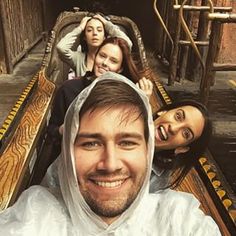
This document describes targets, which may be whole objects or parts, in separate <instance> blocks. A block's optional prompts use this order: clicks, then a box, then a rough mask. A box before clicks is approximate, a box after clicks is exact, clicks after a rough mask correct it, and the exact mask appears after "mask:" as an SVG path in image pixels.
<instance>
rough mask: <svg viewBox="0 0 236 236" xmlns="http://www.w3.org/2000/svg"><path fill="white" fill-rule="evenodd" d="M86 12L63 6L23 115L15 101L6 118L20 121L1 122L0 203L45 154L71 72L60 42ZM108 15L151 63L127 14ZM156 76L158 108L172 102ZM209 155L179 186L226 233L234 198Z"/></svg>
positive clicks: (233, 216)
mask: <svg viewBox="0 0 236 236" xmlns="http://www.w3.org/2000/svg"><path fill="white" fill-rule="evenodd" d="M88 14H89V13H88V12H80V11H75V12H63V13H62V14H61V15H60V16H59V17H58V19H57V21H56V24H55V26H54V28H53V30H52V31H51V36H50V38H49V40H48V43H47V46H46V50H45V55H44V59H43V62H42V66H41V69H40V71H39V72H38V73H37V74H36V75H35V76H34V77H33V78H32V81H31V82H30V84H29V85H32V86H28V90H27V91H28V93H27V94H29V96H28V97H27V99H28V100H27V101H28V102H27V103H26V104H24V103H23V102H22V103H20V105H24V109H21V110H23V111H24V113H23V115H22V116H21V117H20V118H19V117H17V112H18V110H20V109H18V110H17V109H16V108H15V107H13V110H12V111H14V112H13V113H11V112H12V111H11V112H10V113H9V114H11V118H9V117H8V118H7V119H8V120H9V119H11V121H13V120H14V119H15V121H14V122H12V123H15V124H16V128H15V129H11V127H10V126H11V125H10V123H11V122H9V121H8V122H7V120H6V122H4V125H3V127H2V128H1V133H0V134H1V136H0V138H1V141H2V142H3V143H4V145H2V147H1V152H0V154H1V156H0V176H1V178H0V209H5V208H7V207H8V206H10V205H11V204H13V203H14V202H15V200H16V199H17V197H18V196H19V194H20V193H21V192H22V191H23V190H24V189H25V188H26V187H28V186H29V185H30V183H31V180H32V178H33V177H34V170H35V169H37V163H38V161H39V160H40V159H41V158H43V156H41V155H40V150H42V146H43V144H44V134H45V130H46V129H45V128H46V125H47V120H48V117H49V113H50V106H51V102H52V99H53V96H54V94H55V91H56V85H60V84H61V83H62V82H63V81H64V80H65V79H66V78H67V75H68V72H69V67H68V65H67V64H65V63H64V62H62V61H61V60H60V59H59V56H58V54H57V50H56V45H57V43H58V41H59V40H60V39H61V38H62V37H63V36H64V35H65V34H66V33H68V32H69V31H71V30H72V29H73V28H74V27H75V26H76V25H78V24H79V22H80V21H81V19H82V18H83V17H84V16H86V15H88ZM109 17H110V20H111V21H112V22H113V23H115V24H117V25H119V26H120V27H121V28H122V29H124V30H125V32H126V33H127V34H128V35H129V37H130V39H131V40H132V42H133V49H132V53H133V55H134V57H135V58H136V59H137V60H139V61H140V64H141V67H142V69H145V68H147V67H148V60H147V58H146V53H145V48H144V45H143V42H142V38H141V35H140V32H139V30H138V28H137V26H136V24H135V23H134V22H133V21H132V20H130V19H129V18H126V17H117V16H109ZM74 46H75V48H76V47H77V45H74ZM152 79H153V83H154V85H155V92H154V93H153V97H152V98H151V104H152V107H153V111H154V113H155V112H156V111H157V110H158V109H159V107H160V106H161V105H162V104H163V103H170V102H171V99H170V97H169V95H168V93H167V92H166V90H165V89H164V87H163V86H162V85H161V83H160V82H159V81H158V78H157V77H155V76H153V78H152ZM30 91H31V92H30ZM9 130H10V131H11V135H9ZM206 156H207V157H205V156H204V157H201V158H200V159H199V160H200V161H199V166H198V167H196V168H193V169H192V170H191V171H190V173H189V174H188V175H187V177H186V178H185V180H184V181H183V182H182V183H181V185H180V186H179V187H178V190H180V191H186V192H191V193H193V194H194V195H195V196H196V197H197V198H198V199H199V200H200V202H201V204H202V209H203V210H204V212H205V213H206V214H209V215H211V216H212V217H213V218H214V219H215V221H216V222H217V224H218V225H219V227H220V229H221V231H222V234H223V235H231V234H232V232H233V230H235V222H236V210H235V201H234V200H233V199H232V197H231V194H230V192H229V191H228V190H225V188H224V187H223V186H224V184H223V182H222V181H221V180H219V178H218V175H217V173H216V171H215V166H214V163H212V161H211V160H210V159H209V158H208V156H209V155H206ZM200 176H201V177H200ZM202 176H203V177H202ZM206 183H207V184H206ZM211 193H213V194H211ZM214 196H215V197H214ZM216 201H218V203H216ZM189 210H191V209H189Z"/></svg>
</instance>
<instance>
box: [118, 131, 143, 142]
mask: <svg viewBox="0 0 236 236" xmlns="http://www.w3.org/2000/svg"><path fill="white" fill-rule="evenodd" d="M118 136H119V137H120V138H136V139H139V140H142V139H143V135H142V134H140V133H137V132H122V133H119V135H118Z"/></svg>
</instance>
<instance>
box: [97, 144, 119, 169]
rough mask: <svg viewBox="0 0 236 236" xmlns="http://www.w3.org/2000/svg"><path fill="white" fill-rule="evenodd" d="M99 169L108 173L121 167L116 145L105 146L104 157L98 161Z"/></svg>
mask: <svg viewBox="0 0 236 236" xmlns="http://www.w3.org/2000/svg"><path fill="white" fill-rule="evenodd" d="M98 169H100V170H104V171H106V172H108V173H113V172H115V171H117V170H119V169H121V161H120V159H119V157H118V153H117V151H116V148H115V146H114V145H107V146H106V147H105V148H104V151H103V155H102V159H101V161H100V162H99V163H98Z"/></svg>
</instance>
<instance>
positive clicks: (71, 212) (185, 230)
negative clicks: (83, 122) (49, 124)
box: [0, 72, 220, 236]
mask: <svg viewBox="0 0 236 236" xmlns="http://www.w3.org/2000/svg"><path fill="white" fill-rule="evenodd" d="M102 79H113V80H116V79H119V80H123V81H124V82H125V83H127V84H129V85H130V86H131V87H133V88H134V89H135V90H136V91H137V92H138V93H139V95H140V97H141V98H142V100H143V101H144V103H145V105H146V107H147V110H148V115H149V118H148V122H149V132H150V137H149V143H148V150H149V151H148V156H147V162H148V169H147V174H146V177H145V181H144V183H143V186H142V188H141V190H140V192H139V194H138V196H137V198H136V200H135V201H134V202H133V203H132V204H131V206H130V207H129V209H127V210H126V211H125V212H124V213H123V214H122V215H121V216H120V217H119V218H118V219H117V220H116V221H114V222H113V223H112V224H111V225H107V224H106V223H105V222H104V221H102V220H101V218H100V217H99V216H97V215H96V214H95V213H94V212H93V211H92V210H91V209H90V208H89V206H88V205H87V203H86V202H85V201H84V199H83V197H82V195H81V194H80V191H79V186H78V182H77V177H76V171H75V160H74V154H73V153H74V152H73V148H74V140H75V137H76V134H77V131H78V128H79V110H80V108H81V106H82V104H83V102H84V101H85V99H86V98H87V96H88V95H89V93H90V91H91V90H92V89H93V87H94V85H95V84H96V83H97V81H99V80H102ZM153 151H154V126H153V121H152V112H151V108H150V106H149V102H148V99H147V97H146V96H145V94H144V93H143V92H142V91H141V90H139V89H138V88H137V87H136V86H135V85H134V84H133V83H132V82H131V81H129V80H127V79H126V78H124V77H123V76H121V75H118V74H114V73H111V72H109V73H106V74H105V75H102V76H101V77H100V78H99V79H97V80H95V81H94V82H93V83H92V84H91V85H90V86H89V87H87V88H86V89H85V90H83V91H82V92H81V94H80V95H79V96H78V97H77V98H76V99H75V100H74V102H73V103H72V105H71V106H70V108H69V109H68V112H67V115H66V118H65V127H64V134H63V144H62V154H61V156H60V158H59V160H58V163H57V164H58V166H57V167H58V176H59V183H60V189H53V190H52V189H51V190H47V189H46V188H44V187H41V186H33V187H31V188H29V189H28V190H27V191H25V192H24V193H23V194H22V195H21V197H20V198H19V199H18V201H17V203H16V204H15V205H14V206H13V207H10V208H8V209H7V210H4V211H3V212H1V213H0V235H4V236H5V235H6V236H9V235H14V236H16V235H24V236H32V235H40V236H47V235H58V236H64V235H67V236H74V235H78V236H80V235H83V236H90V235H91V236H92V235H93V236H95V235H96V236H102V235H104V236H105V235H106V236H108V235H113V236H123V235H125V236H137V235H138V236H139V235H140V236H141V235H142V236H145V235H155V236H171V235H173V236H185V235H186V236H187V235H196V236H203V235H216V236H217V235H220V232H219V230H218V227H217V225H216V224H215V222H214V221H213V220H212V218H211V217H209V216H205V215H204V214H203V213H202V211H200V210H199V202H198V201H197V200H196V199H195V198H194V197H193V196H192V195H191V194H187V193H179V192H176V191H172V190H166V191H160V192H158V193H155V194H149V192H148V190H149V179H150V174H151V168H152V158H153Z"/></svg>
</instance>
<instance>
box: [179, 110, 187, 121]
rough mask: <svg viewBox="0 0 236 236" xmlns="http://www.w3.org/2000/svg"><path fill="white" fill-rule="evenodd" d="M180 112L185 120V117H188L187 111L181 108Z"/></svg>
mask: <svg viewBox="0 0 236 236" xmlns="http://www.w3.org/2000/svg"><path fill="white" fill-rule="evenodd" d="M178 111H180V112H181V113H182V115H183V119H185V117H186V114H185V111H184V110H183V109H181V108H180V109H178Z"/></svg>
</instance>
